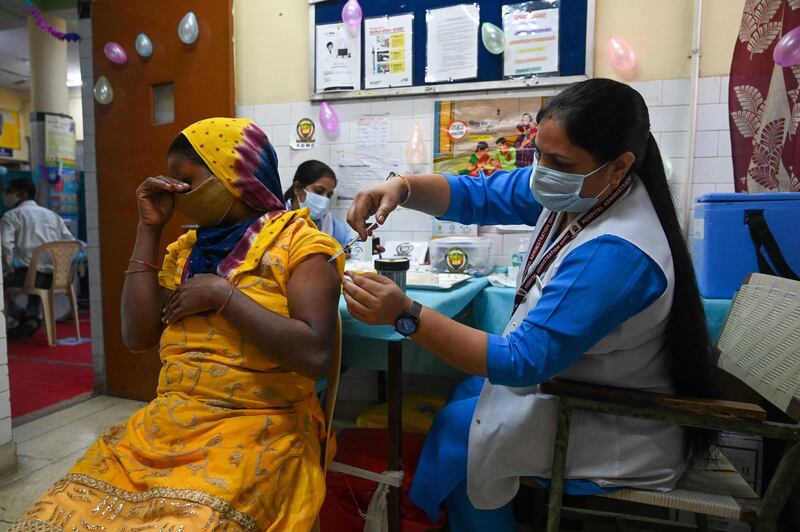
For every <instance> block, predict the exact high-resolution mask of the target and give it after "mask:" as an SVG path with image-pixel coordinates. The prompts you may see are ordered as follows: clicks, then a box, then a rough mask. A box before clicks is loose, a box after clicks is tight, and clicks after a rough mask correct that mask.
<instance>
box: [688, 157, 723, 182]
mask: <svg viewBox="0 0 800 532" xmlns="http://www.w3.org/2000/svg"><path fill="white" fill-rule="evenodd" d="M693 179H694V182H695V183H726V182H731V183H733V163H732V161H731V159H730V157H707V158H701V159H695V161H694V173H693Z"/></svg>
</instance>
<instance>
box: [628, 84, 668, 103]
mask: <svg viewBox="0 0 800 532" xmlns="http://www.w3.org/2000/svg"><path fill="white" fill-rule="evenodd" d="M631 87H633V88H634V89H636V90H637V91H638V92H639V94H641V95H642V98H644V101H645V103H646V104H647V105H648V106H651V107H652V106H659V105H663V103H662V100H661V94H662V81H661V80H654V81H637V82H634V83H631Z"/></svg>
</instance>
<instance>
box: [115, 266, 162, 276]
mask: <svg viewBox="0 0 800 532" xmlns="http://www.w3.org/2000/svg"><path fill="white" fill-rule="evenodd" d="M147 272H152V273H157V272H158V270H151V269H149V268H148V269H145V270H125V271H124V272H122V273H123V274H124V275H128V274H129V273H147Z"/></svg>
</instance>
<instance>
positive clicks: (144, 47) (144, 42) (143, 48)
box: [136, 33, 153, 57]
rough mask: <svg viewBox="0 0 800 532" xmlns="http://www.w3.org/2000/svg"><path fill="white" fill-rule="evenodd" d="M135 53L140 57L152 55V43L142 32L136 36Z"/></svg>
mask: <svg viewBox="0 0 800 532" xmlns="http://www.w3.org/2000/svg"><path fill="white" fill-rule="evenodd" d="M136 53H137V54H139V55H140V56H142V57H150V56H151V55H153V43H152V42H150V37H148V36H147V35H145V34H144V33H140V34H139V35H137V36H136Z"/></svg>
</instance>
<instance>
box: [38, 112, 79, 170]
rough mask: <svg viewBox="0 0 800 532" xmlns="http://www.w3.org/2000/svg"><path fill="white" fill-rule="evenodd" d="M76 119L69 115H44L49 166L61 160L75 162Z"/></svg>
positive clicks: (45, 145) (46, 154)
mask: <svg viewBox="0 0 800 532" xmlns="http://www.w3.org/2000/svg"><path fill="white" fill-rule="evenodd" d="M75 145H76V140H75V121H74V120H73V119H72V118H71V117H69V116H59V115H54V114H47V115H45V117H44V159H45V161H46V162H47V164H48V166H58V163H59V162H61V161H66V162H70V163H72V164H75Z"/></svg>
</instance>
